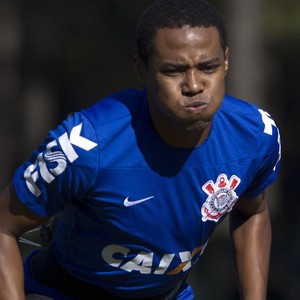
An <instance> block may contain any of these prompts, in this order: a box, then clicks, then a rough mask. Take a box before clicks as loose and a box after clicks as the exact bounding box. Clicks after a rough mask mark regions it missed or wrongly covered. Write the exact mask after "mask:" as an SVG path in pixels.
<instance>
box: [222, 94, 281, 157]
mask: <svg viewBox="0 0 300 300" xmlns="http://www.w3.org/2000/svg"><path fill="white" fill-rule="evenodd" d="M216 120H217V121H218V122H217V123H218V126H219V127H222V129H223V132H224V128H227V129H228V131H229V132H228V133H229V134H230V135H231V137H232V139H234V140H235V141H236V142H239V143H243V142H244V144H245V147H246V148H247V147H249V145H252V147H253V148H252V149H253V150H254V151H255V152H256V153H257V154H258V153H262V152H264V153H265V154H266V153H270V152H273V151H274V150H275V151H276V152H278V147H280V135H279V130H278V127H277V125H276V122H275V121H274V119H273V118H272V116H271V115H270V114H269V113H268V112H267V111H265V110H264V109H262V108H261V107H259V106H256V105H254V104H251V103H248V102H246V101H244V100H241V99H237V98H234V97H232V96H229V95H226V96H225V98H224V101H223V103H222V105H221V107H220V110H219V111H218V113H217V118H216Z"/></svg>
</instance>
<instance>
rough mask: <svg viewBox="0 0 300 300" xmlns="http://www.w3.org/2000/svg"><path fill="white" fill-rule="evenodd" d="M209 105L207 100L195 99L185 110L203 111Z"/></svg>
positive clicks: (192, 111)
mask: <svg viewBox="0 0 300 300" xmlns="http://www.w3.org/2000/svg"><path fill="white" fill-rule="evenodd" d="M207 107H208V103H207V102H203V101H197V100H196V101H193V102H191V103H189V104H187V105H185V106H184V108H185V110H186V111H188V112H191V113H201V112H203V111H204V110H205V109H206V108H207Z"/></svg>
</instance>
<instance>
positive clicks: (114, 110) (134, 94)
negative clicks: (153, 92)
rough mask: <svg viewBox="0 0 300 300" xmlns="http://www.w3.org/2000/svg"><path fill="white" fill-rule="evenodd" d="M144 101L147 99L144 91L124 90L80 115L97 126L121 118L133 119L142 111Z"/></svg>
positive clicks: (102, 100)
mask: <svg viewBox="0 0 300 300" xmlns="http://www.w3.org/2000/svg"><path fill="white" fill-rule="evenodd" d="M143 99H145V92H144V91H142V90H138V89H127V90H122V91H120V92H117V93H114V94H111V95H108V96H106V97H104V98H103V99H100V100H99V101H98V102H96V103H95V104H93V105H92V106H90V107H88V108H86V109H83V110H82V111H81V112H80V113H81V114H82V115H84V117H85V118H86V119H88V120H89V121H90V122H91V123H92V124H93V125H95V126H96V125H100V124H103V123H109V122H114V121H116V120H117V119H120V118H132V116H133V115H135V114H137V113H138V112H139V110H141V109H140V108H141V107H142V106H143V103H144V101H143Z"/></svg>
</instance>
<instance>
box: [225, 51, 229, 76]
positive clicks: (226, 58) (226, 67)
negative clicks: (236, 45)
mask: <svg viewBox="0 0 300 300" xmlns="http://www.w3.org/2000/svg"><path fill="white" fill-rule="evenodd" d="M228 69H229V48H228V47H227V48H226V50H225V75H226V74H227V72H228Z"/></svg>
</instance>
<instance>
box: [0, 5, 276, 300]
mask: <svg viewBox="0 0 300 300" xmlns="http://www.w3.org/2000/svg"><path fill="white" fill-rule="evenodd" d="M134 66H135V70H136V73H137V76H138V78H139V80H140V81H141V82H142V83H143V85H144V86H145V89H144V90H134V89H129V90H125V91H121V92H119V93H116V94H114V95H110V96H108V97H106V98H105V99H102V100H101V101H99V102H98V103H96V104H95V105H93V106H91V107H89V108H87V109H84V110H82V111H80V112H78V113H75V114H74V115H73V116H71V117H69V118H68V119H67V120H65V121H64V122H63V123H62V124H61V125H59V126H58V127H57V128H56V129H55V130H53V131H50V133H49V136H48V137H47V139H46V140H45V142H44V144H43V145H41V146H40V147H39V148H38V150H36V151H35V152H34V153H33V155H32V157H31V158H30V159H29V160H28V162H26V163H25V164H24V165H22V166H21V167H20V168H18V169H17V170H16V173H15V176H14V180H13V182H12V184H11V185H10V186H9V187H7V189H5V190H4V191H3V193H2V195H1V198H0V228H1V230H0V299H24V290H23V289H24V288H23V264H22V260H21V257H20V253H19V249H18V244H17V240H18V237H19V236H20V235H22V234H23V233H24V232H26V231H27V230H29V229H31V228H34V227H36V226H38V225H40V224H42V223H44V222H45V221H46V220H47V219H49V218H50V217H51V216H53V215H55V214H56V213H58V212H63V216H62V219H61V220H60V222H59V224H58V226H57V231H56V234H55V236H54V238H53V241H52V242H51V244H50V245H49V246H48V247H46V248H45V249H43V250H41V251H38V252H34V253H33V254H32V255H31V256H30V257H28V258H27V259H26V261H25V264H24V270H25V288H26V291H27V292H32V293H38V294H42V295H46V296H48V297H50V298H53V299H93V298H97V299H102V298H103V299H152V300H153V299H160V300H163V299H194V295H193V291H192V289H191V287H190V286H189V285H188V284H187V283H186V279H187V277H188V275H189V272H190V271H191V270H192V268H193V266H194V265H195V263H196V261H197V260H198V258H199V257H200V255H201V254H202V252H203V251H204V248H205V245H206V244H207V242H208V239H209V237H210V236H211V234H212V232H213V231H214V229H215V228H216V226H218V225H219V224H220V223H221V222H222V220H224V218H225V217H226V216H227V215H229V216H230V231H231V236H232V242H233V249H234V258H235V262H236V268H237V274H238V278H239V283H240V292H241V297H242V299H253V300H260V299H265V298H266V291H267V277H268V264H269V252H270V244H271V228H270V218H269V213H268V208H267V204H266V200H265V189H266V188H267V187H268V186H269V185H270V184H271V183H272V182H274V180H275V178H276V176H277V173H278V167H279V161H280V137H279V131H278V129H277V127H276V125H275V123H274V121H273V120H272V119H271V117H270V115H268V114H267V113H266V112H264V111H263V110H262V109H260V108H258V107H256V106H253V105H250V104H248V103H246V102H243V101H241V100H238V99H234V98H232V97H230V96H227V95H226V96H225V95H224V93H225V83H224V82H225V76H226V73H227V71H228V66H229V50H228V48H227V43H226V33H225V28H224V25H223V21H222V18H221V17H220V15H219V13H218V11H217V10H216V9H215V8H214V7H213V6H212V5H210V4H209V3H207V2H206V1H202V0H158V1H155V2H154V3H153V4H152V5H151V6H150V7H149V8H147V9H146V11H145V13H144V14H143V16H142V18H141V20H140V23H139V25H138V29H137V55H136V56H135V59H134Z"/></svg>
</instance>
